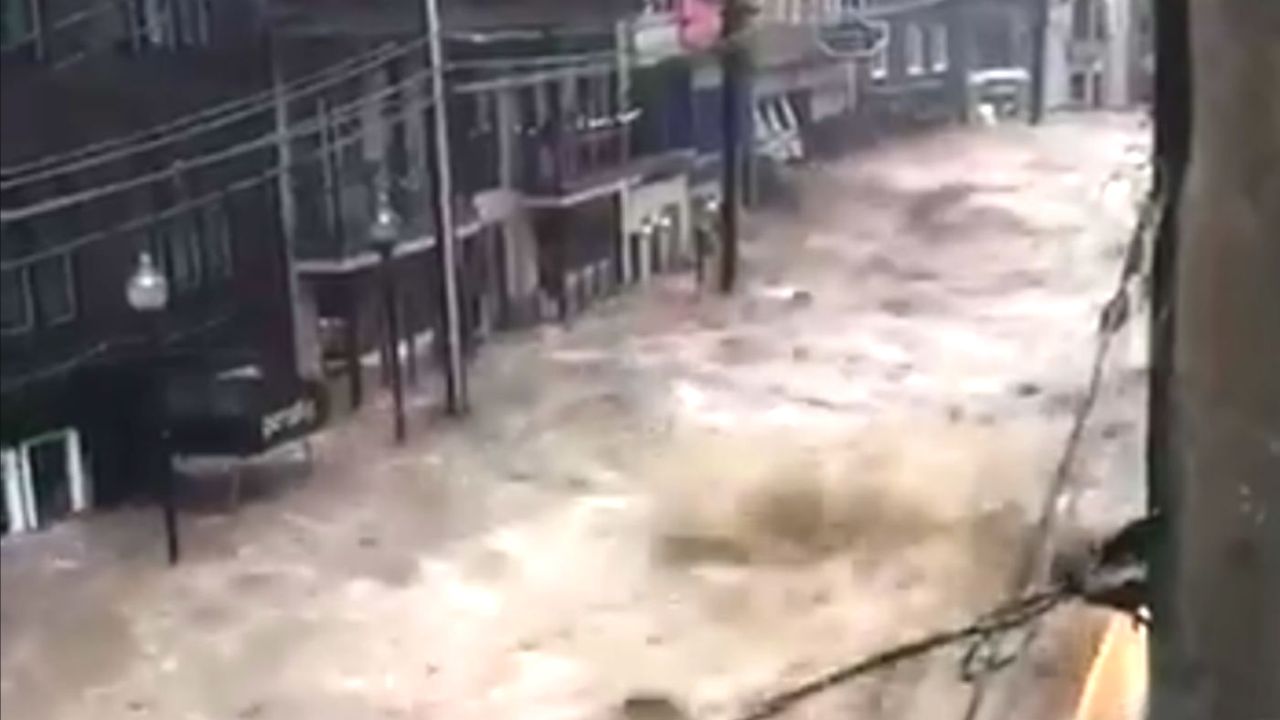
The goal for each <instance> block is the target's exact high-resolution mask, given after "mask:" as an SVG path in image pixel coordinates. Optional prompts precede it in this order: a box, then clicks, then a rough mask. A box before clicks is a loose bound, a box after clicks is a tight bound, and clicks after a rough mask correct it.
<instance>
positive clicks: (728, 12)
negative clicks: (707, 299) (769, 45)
mask: <svg viewBox="0 0 1280 720" xmlns="http://www.w3.org/2000/svg"><path fill="white" fill-rule="evenodd" d="M748 12H749V9H748V8H747V5H746V0H723V5H722V6H721V9H720V68H721V73H720V75H721V77H720V91H721V93H720V98H721V106H720V107H721V114H722V117H721V129H722V134H723V135H724V137H723V138H722V140H723V143H724V150H723V157H722V165H721V169H720V171H721V184H722V188H721V197H720V234H721V238H720V242H721V247H720V291H721V292H723V293H725V294H729V293H732V292H733V289H734V286H735V285H736V284H737V280H738V205H739V204H741V203H740V197H741V194H742V193H741V185H742V160H741V151H742V75H743V71H744V67H745V59H744V57H743V49H742V44H741V43H742V38H741V34H742V33H741V31H742V30H743V29H745V27H746V25H747V16H748V15H747V14H748Z"/></svg>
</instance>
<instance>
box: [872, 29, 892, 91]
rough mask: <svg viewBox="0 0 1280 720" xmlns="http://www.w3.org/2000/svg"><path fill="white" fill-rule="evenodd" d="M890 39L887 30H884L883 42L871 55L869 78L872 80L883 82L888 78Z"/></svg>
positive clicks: (890, 36)
mask: <svg viewBox="0 0 1280 720" xmlns="http://www.w3.org/2000/svg"><path fill="white" fill-rule="evenodd" d="M891 39H892V35H891V34H890V31H889V29H887V28H886V30H885V34H884V42H882V43H880V47H878V48H876V51H875V52H873V53H871V70H870V73H871V78H872V79H873V80H883V79H885V78H887V77H889V44H890V40H891Z"/></svg>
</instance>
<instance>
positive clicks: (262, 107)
mask: <svg viewBox="0 0 1280 720" xmlns="http://www.w3.org/2000/svg"><path fill="white" fill-rule="evenodd" d="M420 44H421V40H420V38H419V40H415V41H412V42H411V44H406V45H402V46H399V47H396V49H394V50H392V51H389V53H383V54H380V55H376V56H372V58H369V60H367V63H365V64H362V65H358V67H355V68H351V69H348V70H346V72H343V73H339V74H337V76H332V77H325V78H321V79H319V81H317V82H315V83H311V85H306V86H298V87H294V88H293V90H292V91H289V92H284V94H280V95H275V94H274V91H270V90H269V91H265V92H262V94H259V95H261V96H265V97H266V99H265V100H262V101H260V102H259V104H256V105H250V106H246V108H242V109H238V110H232V111H229V113H228V114H224V115H221V117H214V118H212V119H209V120H205V122H202V123H200V124H196V126H191V127H187V128H180V129H175V131H173V132H172V133H168V135H164V136H160V137H155V138H151V140H146V141H141V142H137V143H132V145H128V146H124V147H118V149H115V150H109V151H105V152H104V154H101V155H95V156H91V158H86V159H79V160H72V161H69V163H67V164H63V165H59V167H54V168H44V169H36V170H32V172H31V173H29V174H26V176H23V177H19V178H10V179H8V181H0V190H13V188H14V187H23V186H26V184H31V183H35V182H40V181H45V179H50V178H54V177H60V176H64V174H68V173H73V172H77V170H83V169H86V168H92V167H97V165H102V164H106V163H109V161H113V160H119V159H123V158H128V156H132V155H136V154H140V152H145V151H147V150H152V149H156V147H163V146H165V145H170V143H173V142H175V141H177V140H183V138H191V137H196V136H200V135H204V133H206V132H210V131H214V129H219V128H223V127H227V126H230V124H234V123H237V122H239V120H242V119H246V118H251V117H255V115H259V114H262V113H265V111H269V110H274V109H275V106H276V102H282V101H293V100H297V99H298V97H302V96H307V95H311V94H315V92H317V91H320V90H323V88H325V87H330V86H333V85H337V83H339V82H343V81H347V79H351V78H353V77H356V76H360V74H361V73H364V72H367V70H369V69H372V68H375V67H378V65H380V64H383V63H387V61H389V60H393V59H396V58H398V56H401V55H403V54H406V53H408V51H411V50H413V49H415V47H416V46H417V45H420ZM602 56H604V54H603V53H600V54H581V55H563V56H561V55H553V56H540V58H511V59H495V60H462V61H454V63H449V64H448V67H447V69H449V70H457V69H470V68H474V69H486V68H500V67H518V65H525V64H531V65H552V64H562V65H570V64H573V63H581V61H582V60H584V59H588V60H589V59H591V58H602ZM609 56H612V54H609ZM68 197H69V196H68ZM14 211H17V210H12V211H10V213H14ZM15 219H22V218H20V217H15V215H12V214H10V215H9V217H8V218H6V217H4V215H3V213H0V222H13V220H15Z"/></svg>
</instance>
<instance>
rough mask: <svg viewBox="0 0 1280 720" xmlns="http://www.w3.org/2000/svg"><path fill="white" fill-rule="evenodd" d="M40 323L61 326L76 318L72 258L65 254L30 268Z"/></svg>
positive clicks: (47, 325) (47, 259)
mask: <svg viewBox="0 0 1280 720" xmlns="http://www.w3.org/2000/svg"><path fill="white" fill-rule="evenodd" d="M30 269H31V275H32V283H31V284H32V285H34V286H35V299H36V308H37V309H38V311H39V315H40V323H41V324H42V325H44V326H46V327H49V326H52V325H61V324H62V323H65V322H68V321H70V320H71V319H72V318H74V317H75V316H76V295H75V286H74V282H73V273H72V267H71V255H70V254H67V253H62V254H59V255H55V256H53V257H49V258H45V259H43V260H40V261H39V262H37V263H35V264H33V265H31V266H30Z"/></svg>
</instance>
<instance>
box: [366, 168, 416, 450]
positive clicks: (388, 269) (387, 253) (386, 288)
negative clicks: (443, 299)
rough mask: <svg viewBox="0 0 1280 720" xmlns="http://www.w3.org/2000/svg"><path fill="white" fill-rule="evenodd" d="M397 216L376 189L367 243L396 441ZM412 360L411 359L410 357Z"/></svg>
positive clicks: (400, 420) (399, 429)
mask: <svg viewBox="0 0 1280 720" xmlns="http://www.w3.org/2000/svg"><path fill="white" fill-rule="evenodd" d="M400 228H401V221H400V216H399V215H397V214H396V211H395V208H393V207H391V198H390V195H389V194H388V193H387V190H386V188H385V187H384V188H381V189H379V191H378V204H377V208H376V210H375V212H374V218H373V224H372V225H370V226H369V242H370V243H372V244H373V246H374V248H375V249H376V250H377V251H378V257H379V259H380V260H381V263H380V265H381V269H382V301H383V305H384V311H385V313H386V323H387V344H388V345H389V352H388V353H387V359H388V361H389V362H390V364H391V401H392V407H393V412H394V414H395V440H396V443H397V444H402V443H404V440H405V418H404V383H403V378H402V377H401V372H400V312H399V309H400V308H399V303H398V302H397V298H396V295H397V293H396V278H395V268H394V266H393V263H392V257H393V256H394V255H395V248H396V243H398V242H399V241H400ZM410 362H412V360H410Z"/></svg>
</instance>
